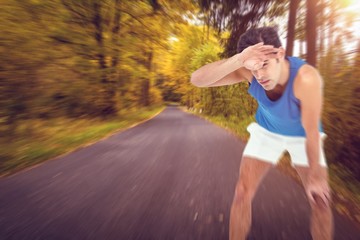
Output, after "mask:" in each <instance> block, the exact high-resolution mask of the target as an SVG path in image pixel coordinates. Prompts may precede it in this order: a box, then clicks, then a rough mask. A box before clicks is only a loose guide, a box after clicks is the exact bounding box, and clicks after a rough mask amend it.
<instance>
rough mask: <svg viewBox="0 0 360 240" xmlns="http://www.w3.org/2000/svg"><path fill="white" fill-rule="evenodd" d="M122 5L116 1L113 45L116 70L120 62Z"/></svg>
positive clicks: (112, 62)
mask: <svg viewBox="0 0 360 240" xmlns="http://www.w3.org/2000/svg"><path fill="white" fill-rule="evenodd" d="M120 4H121V1H120V0H115V16H114V27H113V28H112V44H113V47H114V55H113V57H112V61H111V67H112V68H116V67H117V65H118V62H119V46H118V44H119V32H120Z"/></svg>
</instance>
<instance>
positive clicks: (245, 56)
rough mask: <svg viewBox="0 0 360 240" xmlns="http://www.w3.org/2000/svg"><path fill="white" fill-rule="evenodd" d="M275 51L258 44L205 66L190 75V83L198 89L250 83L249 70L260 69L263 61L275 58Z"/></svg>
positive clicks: (270, 47) (272, 48) (268, 46)
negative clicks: (244, 82)
mask: <svg viewBox="0 0 360 240" xmlns="http://www.w3.org/2000/svg"><path fill="white" fill-rule="evenodd" d="M276 52H277V49H275V48H274V47H273V46H270V45H264V44H263V43H258V44H255V45H253V46H250V47H248V48H246V49H244V51H242V52H241V53H238V54H235V55H234V56H232V57H230V58H228V59H224V60H220V61H217V62H213V63H210V64H207V65H205V66H203V67H201V68H199V69H198V70H196V71H195V72H194V73H193V74H192V75H191V83H192V84H194V85H195V86H198V87H213V86H223V85H230V84H235V83H238V82H241V81H246V80H247V81H251V79H252V74H251V72H250V71H249V70H256V69H258V68H261V67H262V64H263V62H264V61H266V60H268V59H270V58H276Z"/></svg>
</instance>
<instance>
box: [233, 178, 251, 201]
mask: <svg viewBox="0 0 360 240" xmlns="http://www.w3.org/2000/svg"><path fill="white" fill-rule="evenodd" d="M253 192H254V190H253V189H251V186H250V185H248V184H245V183H242V182H239V183H238V184H237V185H236V188H235V196H234V201H235V202H244V201H250V200H251V199H252V197H253Z"/></svg>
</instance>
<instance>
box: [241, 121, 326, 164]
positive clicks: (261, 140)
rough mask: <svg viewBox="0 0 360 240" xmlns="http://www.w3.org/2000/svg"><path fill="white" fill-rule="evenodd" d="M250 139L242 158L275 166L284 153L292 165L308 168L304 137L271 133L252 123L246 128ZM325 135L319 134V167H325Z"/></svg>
mask: <svg viewBox="0 0 360 240" xmlns="http://www.w3.org/2000/svg"><path fill="white" fill-rule="evenodd" d="M247 131H248V132H249V133H250V139H249V141H248V143H247V145H246V147H245V149H244V153H243V156H248V157H253V158H257V159H260V160H263V161H266V162H270V163H272V164H276V163H277V162H278V161H279V160H280V158H281V157H282V155H283V154H284V152H285V151H288V152H289V154H290V157H291V162H292V165H293V166H294V165H300V166H306V167H308V166H309V163H308V158H307V154H306V148H305V140H306V138H305V137H291V136H284V135H280V134H276V133H272V132H270V131H269V130H267V129H265V128H263V127H261V126H260V125H259V124H257V123H255V122H253V123H251V124H250V125H249V126H248V127H247ZM325 137H326V134H325V133H321V141H320V165H321V166H323V167H327V164H326V160H325V154H324V149H323V141H324V139H325Z"/></svg>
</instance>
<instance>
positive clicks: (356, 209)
mask: <svg viewBox="0 0 360 240" xmlns="http://www.w3.org/2000/svg"><path fill="white" fill-rule="evenodd" d="M182 109H183V110H184V111H187V112H190V113H192V114H195V115H197V116H199V117H201V118H203V119H206V120H208V121H209V122H212V123H214V124H216V125H218V126H221V127H223V128H225V129H227V130H228V131H230V132H232V133H233V134H235V135H236V136H237V137H239V138H240V139H241V140H243V141H247V140H248V137H249V134H248V132H247V131H246V127H247V126H248V125H249V124H250V123H251V122H253V121H254V118H253V117H249V118H246V119H244V120H238V119H237V118H225V117H223V116H207V115H204V114H200V113H198V112H196V111H189V110H187V109H185V108H182ZM276 168H277V169H278V170H279V171H281V172H282V173H284V174H286V175H288V176H290V177H292V178H293V179H294V180H295V181H296V182H297V183H298V184H302V183H301V179H300V176H299V175H298V174H297V172H296V171H295V169H294V168H293V167H292V166H291V162H290V157H289V155H288V154H285V156H284V157H283V158H282V159H281V160H280V161H279V163H278V164H277V166H276ZM329 179H330V186H331V189H332V191H333V194H332V196H333V208H334V209H335V210H336V211H337V212H339V213H340V214H342V215H345V216H346V217H347V218H349V219H351V220H352V221H353V222H355V223H356V224H357V225H358V226H360V183H359V182H358V181H356V180H355V179H354V178H353V177H351V174H350V173H348V172H346V171H345V168H342V167H341V164H340V163H339V164H330V165H329Z"/></svg>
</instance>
